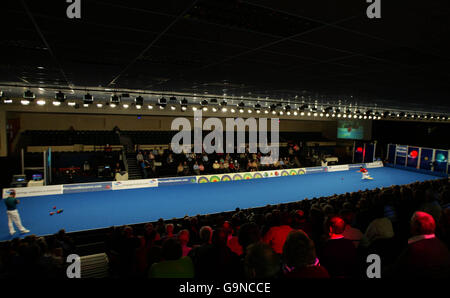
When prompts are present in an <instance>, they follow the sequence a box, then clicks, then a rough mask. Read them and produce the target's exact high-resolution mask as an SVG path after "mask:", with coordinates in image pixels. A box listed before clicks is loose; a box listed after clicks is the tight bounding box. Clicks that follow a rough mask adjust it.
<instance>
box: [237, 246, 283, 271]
mask: <svg viewBox="0 0 450 298" xmlns="http://www.w3.org/2000/svg"><path fill="white" fill-rule="evenodd" d="M244 271H245V277H247V278H256V279H262V278H274V277H277V276H278V274H279V272H280V258H279V256H278V255H276V254H275V253H274V252H273V250H272V248H271V247H270V246H269V245H268V244H266V243H263V242H257V243H254V244H251V245H249V246H248V247H247V253H246V255H245V260H244Z"/></svg>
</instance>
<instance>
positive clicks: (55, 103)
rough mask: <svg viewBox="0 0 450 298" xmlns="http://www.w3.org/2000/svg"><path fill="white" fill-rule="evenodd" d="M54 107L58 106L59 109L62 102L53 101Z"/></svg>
mask: <svg viewBox="0 0 450 298" xmlns="http://www.w3.org/2000/svg"><path fill="white" fill-rule="evenodd" d="M53 105H54V106H56V107H59V106H60V105H61V102H60V101H58V100H54V101H53Z"/></svg>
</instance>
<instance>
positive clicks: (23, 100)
mask: <svg viewBox="0 0 450 298" xmlns="http://www.w3.org/2000/svg"><path fill="white" fill-rule="evenodd" d="M20 103H21V104H22V105H24V106H27V105H29V104H30V101H29V100H28V99H22V100H21V101H20Z"/></svg>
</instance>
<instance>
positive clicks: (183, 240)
mask: <svg viewBox="0 0 450 298" xmlns="http://www.w3.org/2000/svg"><path fill="white" fill-rule="evenodd" d="M178 241H179V242H180V244H181V248H182V250H183V257H185V256H187V255H188V254H189V252H190V251H191V249H192V248H191V247H189V246H187V245H188V243H189V231H188V230H181V231H180V232H179V233H178Z"/></svg>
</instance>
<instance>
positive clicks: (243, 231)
mask: <svg viewBox="0 0 450 298" xmlns="http://www.w3.org/2000/svg"><path fill="white" fill-rule="evenodd" d="M260 240H261V234H260V231H259V228H258V226H257V225H256V224H255V223H253V222H250V223H245V224H243V225H242V226H241V228H240V229H239V232H238V242H239V244H240V246H241V247H242V252H243V254H245V253H246V251H247V247H248V246H249V245H251V244H253V243H257V242H259V241H260Z"/></svg>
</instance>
